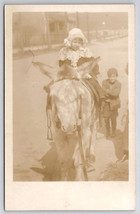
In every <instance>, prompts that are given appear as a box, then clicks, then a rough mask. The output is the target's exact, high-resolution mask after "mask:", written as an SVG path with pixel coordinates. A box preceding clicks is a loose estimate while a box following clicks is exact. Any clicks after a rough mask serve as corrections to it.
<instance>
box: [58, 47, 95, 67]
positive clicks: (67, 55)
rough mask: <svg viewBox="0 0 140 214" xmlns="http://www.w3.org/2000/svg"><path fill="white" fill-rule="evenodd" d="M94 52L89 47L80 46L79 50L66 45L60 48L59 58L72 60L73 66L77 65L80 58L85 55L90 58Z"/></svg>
mask: <svg viewBox="0 0 140 214" xmlns="http://www.w3.org/2000/svg"><path fill="white" fill-rule="evenodd" d="M92 56H93V55H92V53H91V52H90V50H89V49H88V48H80V49H79V50H77V51H74V50H72V49H71V48H67V47H64V48H62V49H61V50H60V53H59V60H62V61H64V60H66V59H68V60H70V61H71V66H73V67H76V66H77V62H78V60H79V59H80V58H81V57H83V58H90V57H92Z"/></svg>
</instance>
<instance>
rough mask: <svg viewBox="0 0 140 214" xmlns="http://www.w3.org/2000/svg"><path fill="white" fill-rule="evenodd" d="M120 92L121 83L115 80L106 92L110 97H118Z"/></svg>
mask: <svg viewBox="0 0 140 214" xmlns="http://www.w3.org/2000/svg"><path fill="white" fill-rule="evenodd" d="M120 92H121V83H119V82H117V84H116V86H115V87H114V88H113V89H108V90H107V93H108V94H109V95H110V96H112V97H118V96H119V94H120Z"/></svg>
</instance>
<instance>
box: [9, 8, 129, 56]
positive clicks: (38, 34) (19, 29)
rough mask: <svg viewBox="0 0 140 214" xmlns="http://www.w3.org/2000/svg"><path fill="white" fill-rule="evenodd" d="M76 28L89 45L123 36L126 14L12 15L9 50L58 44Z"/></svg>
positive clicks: (64, 13)
mask: <svg viewBox="0 0 140 214" xmlns="http://www.w3.org/2000/svg"><path fill="white" fill-rule="evenodd" d="M74 27H78V28H80V29H81V30H82V31H83V32H84V34H85V36H86V37H87V39H88V41H89V42H92V41H95V40H104V39H111V38H118V37H122V36H127V33H128V32H127V31H128V30H127V29H128V16H127V13H78V12H77V13H66V12H24V13H14V14H13V50H14V52H24V51H25V50H26V49H27V50H28V49H29V48H33V49H39V48H40V49H44V48H51V47H54V46H57V45H62V43H63V41H64V38H65V37H67V34H68V32H69V30H71V29H72V28H74Z"/></svg>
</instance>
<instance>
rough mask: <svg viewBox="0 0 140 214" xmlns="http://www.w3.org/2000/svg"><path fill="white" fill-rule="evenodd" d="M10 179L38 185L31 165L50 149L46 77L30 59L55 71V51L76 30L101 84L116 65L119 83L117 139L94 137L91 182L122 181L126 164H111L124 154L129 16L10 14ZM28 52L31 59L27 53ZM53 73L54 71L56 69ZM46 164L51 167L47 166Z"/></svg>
mask: <svg viewBox="0 0 140 214" xmlns="http://www.w3.org/2000/svg"><path fill="white" fill-rule="evenodd" d="M12 21H13V26H12V32H13V43H12V45H13V180H14V181H42V180H43V177H44V176H43V175H42V174H41V173H37V172H35V171H33V170H32V169H31V168H32V167H41V163H40V161H39V160H40V159H41V158H42V157H43V156H44V155H45V154H46V152H47V151H48V150H49V149H50V145H49V142H48V141H47V121H46V110H45V108H46V93H45V91H44V90H43V87H44V86H45V85H46V84H48V83H49V79H48V78H47V77H46V76H43V75H42V74H41V73H40V72H39V71H38V70H37V69H36V68H35V67H33V66H32V60H33V59H34V60H36V61H40V62H43V63H46V64H49V65H52V66H56V67H57V60H58V52H59V50H60V48H61V47H62V46H63V41H64V38H66V37H67V35H68V32H69V30H70V29H72V28H74V27H78V28H80V29H81V30H82V31H83V32H84V34H85V36H86V37H87V39H88V41H89V43H88V46H89V48H90V50H91V51H92V52H93V55H94V56H95V57H98V56H100V57H101V61H100V63H99V66H100V75H99V77H98V80H99V82H100V84H101V83H102V81H103V80H104V79H105V78H107V76H106V73H107V70H108V69H109V68H111V67H115V68H116V69H117V70H118V73H119V76H118V80H119V81H120V82H121V84H122V89H121V94H120V99H121V108H120V109H119V115H118V121H117V136H116V137H115V138H114V139H110V140H108V139H106V138H105V137H104V133H100V132H98V133H97V137H96V162H95V169H96V170H95V171H94V172H91V173H90V174H89V175H88V177H89V180H90V181H120V180H122V181H127V180H128V161H127V162H125V163H122V164H121V165H119V169H118V166H117V167H116V166H115V165H113V164H112V163H114V162H116V161H117V160H118V159H119V160H120V159H121V158H122V156H123V131H124V124H122V123H121V118H122V115H123V113H124V108H125V107H126V104H127V101H128V77H127V75H126V73H125V69H126V65H127V63H129V62H128V13H122V12H113V13H111V12H105V13H88V12H87V13H80V12H75V13H68V12H59V13H58V12H19V13H13V19H12ZM30 50H31V51H32V52H33V54H34V56H33V55H32V53H31V52H30ZM56 72H57V71H56ZM50 164H51V163H50Z"/></svg>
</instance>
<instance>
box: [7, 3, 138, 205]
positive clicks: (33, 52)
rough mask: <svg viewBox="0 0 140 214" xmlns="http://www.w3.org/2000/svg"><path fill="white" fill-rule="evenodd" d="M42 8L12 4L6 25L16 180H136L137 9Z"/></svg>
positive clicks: (23, 181)
mask: <svg viewBox="0 0 140 214" xmlns="http://www.w3.org/2000/svg"><path fill="white" fill-rule="evenodd" d="M37 7H38V6H36V7H35V9H31V7H29V9H27V7H26V6H25V9H26V10H24V9H21V7H20V9H19V10H18V6H15V8H16V9H15V10H14V9H13V8H14V7H13V8H12V7H11V8H10V9H11V11H12V12H10V14H11V16H10V17H12V19H11V20H10V18H9V20H10V23H11V25H7V26H10V30H11V36H10V39H11V40H10V41H11V43H8V44H10V46H8V44H7V46H6V47H7V49H6V51H7V52H6V53H7V54H8V50H9V49H8V48H11V50H10V53H11V55H10V57H11V62H10V65H9V66H11V68H10V69H11V73H10V76H11V79H12V86H11V92H10V93H11V98H10V100H11V103H12V106H11V111H12V116H11V117H12V125H11V126H12V131H11V132H12V140H11V141H8V143H10V142H11V143H12V144H11V148H12V150H9V149H7V150H6V152H7V151H9V152H10V151H11V153H12V154H11V153H9V154H10V157H12V158H11V159H8V156H6V159H7V160H11V165H10V166H11V167H10V170H11V168H12V171H11V174H10V178H11V182H13V184H14V183H19V185H20V182H22V184H24V185H26V183H28V184H29V183H33V182H37V183H40V182H41V183H42V184H45V183H48V184H49V183H52V185H53V183H54V184H55V183H56V182H57V185H58V186H59V184H60V185H61V183H63V182H65V184H66V182H67V184H69V183H70V184H71V185H72V183H73V184H75V185H76V184H78V183H79V182H82V183H83V182H84V183H85V184H86V183H88V182H89V183H91V182H92V183H93V185H94V183H95V182H98V184H100V183H101V184H103V183H106V182H107V183H108V182H109V183H112V182H116V183H117V182H120V183H121V182H122V183H123V182H126V184H127V183H129V181H130V180H131V179H130V173H133V170H134V168H135V167H134V165H133V159H135V156H134V152H133V151H135V137H134V136H135V134H134V133H135V126H134V123H133V122H134V121H133V119H134V120H135V117H134V107H135V102H134V96H133V95H134V81H135V80H134V76H135V70H134V64H133V63H134V55H133V54H134V49H132V50H131V45H130V40H131V36H132V40H131V41H132V48H134V46H133V36H134V32H132V31H131V30H132V29H133V27H134V23H131V24H130V19H131V18H133V15H134V14H133V13H132V11H131V9H132V8H131V6H129V7H130V8H128V7H127V6H126V7H127V8H126V9H125V6H124V9H123V8H121V9H118V10H116V11H115V9H114V8H113V10H111V8H110V7H109V6H108V7H105V6H102V7H101V8H102V9H100V10H99V8H98V7H97V10H96V9H94V6H93V5H92V7H91V9H90V8H89V7H90V6H89V7H85V8H86V9H85V10H84V7H82V6H81V8H82V9H79V8H80V6H79V7H76V6H75V7H74V9H72V5H71V7H69V9H67V8H68V7H65V6H58V5H57V6H54V8H55V9H54V10H53V9H52V7H51V10H50V9H49V7H48V9H47V6H46V7H45V8H44V9H42V8H41V9H37ZM61 7H62V10H61ZM103 7H105V8H106V9H104V8H103ZM57 8H59V10H57ZM87 8H89V9H87ZM92 8H93V10H92ZM12 9H13V10H12ZM129 9H130V11H131V12H130V11H129ZM7 11H8V10H7ZM6 15H7V20H8V12H7V14H6ZM131 16H132V17H131ZM130 27H131V30H130ZM8 30H9V29H8V27H6V31H8ZM6 41H8V34H7V40H6ZM130 52H131V53H130ZM131 54H132V55H131ZM7 59H8V58H6V60H7ZM7 67H8V66H6V69H7ZM6 76H8V73H7V74H6ZM8 77H9V76H8ZM6 87H9V85H8V82H7V83H6ZM131 92H132V93H131ZM130 106H131V109H130ZM9 107H10V106H9ZM130 113H131V116H130ZM130 117H131V118H130ZM7 118H8V117H7ZM132 118H133V119H132ZM7 124H8V123H7ZM132 127H133V129H132ZM130 128H131V132H130ZM130 139H131V140H130ZM130 146H131V149H132V148H133V150H131V151H130ZM131 152H133V157H132V155H131V154H130V153H131ZM7 154H8V153H7ZM7 154H6V155H7ZM130 160H131V161H132V162H130ZM131 163H132V164H131ZM130 164H131V171H130ZM6 172H7V173H9V171H8V168H7V170H6ZM48 184H47V185H48ZM105 185H106V184H105ZM58 188H59V187H58ZM131 194H132V193H131ZM68 206H69V205H68ZM64 209H67V206H66V207H65V208H64ZM68 209H69V208H68ZM89 209H90V208H89Z"/></svg>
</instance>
